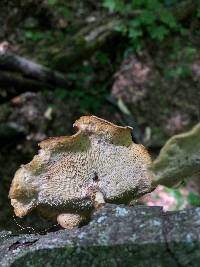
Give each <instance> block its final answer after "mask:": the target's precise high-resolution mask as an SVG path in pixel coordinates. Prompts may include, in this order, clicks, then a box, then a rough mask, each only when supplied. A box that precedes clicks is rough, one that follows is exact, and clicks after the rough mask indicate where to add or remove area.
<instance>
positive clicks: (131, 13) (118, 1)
mask: <svg viewBox="0 0 200 267" xmlns="http://www.w3.org/2000/svg"><path fill="white" fill-rule="evenodd" d="M177 2H178V1H177V0H132V1H125V0H103V6H104V7H105V8H107V9H108V10H109V12H111V13H117V14H118V15H120V17H121V18H122V20H121V22H120V23H119V25H118V26H117V27H116V30H117V31H120V32H121V33H122V34H123V35H125V36H127V37H129V39H130V41H131V44H132V45H133V46H134V49H140V48H141V47H143V46H144V37H145V38H146V37H149V38H150V39H152V40H155V41H158V42H160V41H162V40H163V39H164V38H165V37H167V36H168V35H170V34H171V33H175V32H178V33H181V34H182V31H183V27H182V25H181V24H179V23H178V21H177V20H176V18H175V17H174V15H173V13H172V12H171V10H170V9H168V8H167V7H171V6H173V5H175V4H176V3H177Z"/></svg>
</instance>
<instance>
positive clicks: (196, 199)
mask: <svg viewBox="0 0 200 267" xmlns="http://www.w3.org/2000/svg"><path fill="white" fill-rule="evenodd" d="M187 200H188V202H189V204H190V205H192V206H200V196H199V195H197V194H195V193H193V192H190V193H189V194H188V197H187Z"/></svg>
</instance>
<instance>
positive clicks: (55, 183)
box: [9, 116, 151, 228]
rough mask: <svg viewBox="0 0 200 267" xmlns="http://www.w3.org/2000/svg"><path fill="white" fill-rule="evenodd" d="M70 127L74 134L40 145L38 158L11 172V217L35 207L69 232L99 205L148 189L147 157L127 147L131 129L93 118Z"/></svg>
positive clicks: (144, 152) (127, 198) (132, 145)
mask: <svg viewBox="0 0 200 267" xmlns="http://www.w3.org/2000/svg"><path fill="white" fill-rule="evenodd" d="M73 126H74V127H75V128H76V129H77V132H76V134H74V135H72V136H62V137H53V138H49V139H47V140H44V141H42V142H41V143H40V144H39V146H40V148H41V149H40V151H39V153H38V155H36V156H34V158H33V160H32V161H31V162H30V163H28V164H26V165H22V166H21V167H20V169H19V170H17V172H16V173H15V176H14V178H13V181H12V184H11V188H10V192H9V197H10V199H11V204H12V206H13V207H14V212H15V214H16V215H17V216H19V217H23V216H25V215H27V214H28V213H29V212H30V211H32V210H33V209H37V211H39V213H40V214H42V215H43V216H46V217H49V218H52V219H53V220H56V219H57V222H58V223H59V224H60V225H61V226H62V227H64V228H73V227H76V226H78V225H79V224H80V223H81V222H82V220H84V219H86V218H87V217H88V216H89V215H90V214H91V212H92V210H93V209H95V208H98V207H99V206H102V205H103V204H104V203H105V202H108V203H124V204H126V203H129V202H130V201H131V200H133V199H136V198H138V197H140V196H141V195H143V194H145V193H148V192H149V191H151V172H150V171H149V170H148V166H149V164H150V163H151V159H150V156H149V154H148V152H147V150H146V149H145V148H144V147H143V146H142V145H139V144H135V143H133V141H132V137H131V132H132V128H131V127H122V126H117V125H114V124H113V123H110V122H108V121H106V120H103V119H100V118H98V117H95V116H83V117H81V118H80V119H79V120H77V121H76V122H75V123H74V125H73Z"/></svg>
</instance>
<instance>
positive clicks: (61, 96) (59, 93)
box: [54, 88, 68, 100]
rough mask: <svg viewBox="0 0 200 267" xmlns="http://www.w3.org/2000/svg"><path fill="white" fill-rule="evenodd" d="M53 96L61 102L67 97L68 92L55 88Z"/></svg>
mask: <svg viewBox="0 0 200 267" xmlns="http://www.w3.org/2000/svg"><path fill="white" fill-rule="evenodd" d="M54 95H55V97H56V98H58V99H61V100H63V99H64V98H65V97H66V96H67V95H68V91H67V90H66V89H64V88H56V89H55V91H54Z"/></svg>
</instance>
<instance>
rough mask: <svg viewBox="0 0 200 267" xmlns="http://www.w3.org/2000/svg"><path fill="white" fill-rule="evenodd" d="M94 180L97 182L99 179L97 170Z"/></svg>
mask: <svg viewBox="0 0 200 267" xmlns="http://www.w3.org/2000/svg"><path fill="white" fill-rule="evenodd" d="M93 181H95V182H97V181H99V177H98V175H97V173H96V172H95V173H94V177H93Z"/></svg>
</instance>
